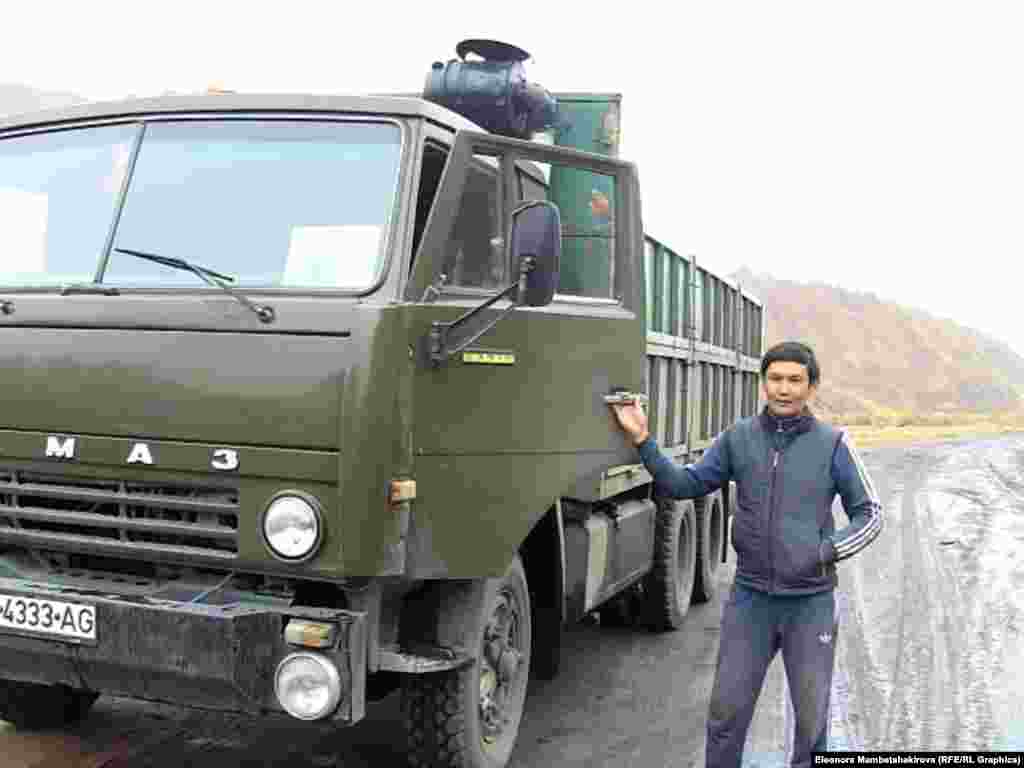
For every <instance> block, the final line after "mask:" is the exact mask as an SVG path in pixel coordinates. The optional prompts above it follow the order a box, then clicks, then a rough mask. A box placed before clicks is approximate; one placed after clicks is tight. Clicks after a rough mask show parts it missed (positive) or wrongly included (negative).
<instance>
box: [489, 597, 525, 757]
mask: <svg viewBox="0 0 1024 768" xmlns="http://www.w3.org/2000/svg"><path fill="white" fill-rule="evenodd" d="M522 610H523V607H522V605H521V604H520V602H519V600H518V599H517V598H516V594H515V592H514V591H513V590H512V589H510V588H507V587H506V588H503V589H501V590H500V591H499V592H498V595H497V598H496V599H495V601H494V609H493V610H492V611H491V616H490V619H489V620H488V622H487V626H486V628H485V629H484V637H483V653H482V654H481V656H480V658H481V661H480V742H481V745H482V746H483V747H484V749H488V750H491V749H495V748H497V747H498V746H499V745H500V744H501V742H502V740H503V737H504V736H505V735H506V733H507V731H508V729H509V727H510V726H512V725H514V723H515V721H516V719H517V718H518V714H519V711H520V710H521V703H522V702H521V701H519V699H521V698H522V685H521V683H522V678H523V668H524V666H525V664H524V661H525V656H524V653H523V652H524V644H523V643H524V637H523V630H524V627H523V614H522Z"/></svg>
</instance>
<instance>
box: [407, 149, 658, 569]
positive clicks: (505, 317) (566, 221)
mask: <svg viewBox="0 0 1024 768" xmlns="http://www.w3.org/2000/svg"><path fill="white" fill-rule="evenodd" d="M566 170H568V171H573V172H576V173H581V174H590V175H593V177H594V179H595V185H594V187H595V189H598V188H600V189H602V190H609V191H610V194H609V193H606V194H605V195H604V197H605V200H604V201H603V203H602V204H599V205H596V206H593V216H594V217H595V220H600V222H601V223H602V226H603V229H602V228H601V227H597V228H596V229H594V228H589V229H588V230H587V233H586V234H587V236H589V237H591V238H592V239H594V236H595V233H597V234H598V235H599V237H597V238H596V240H600V242H596V240H595V241H594V242H592V243H591V244H590V245H585V244H583V245H581V243H580V242H579V240H580V237H581V233H580V229H581V228H580V227H578V226H576V225H575V224H574V222H578V221H579V217H580V213H579V211H566V212H565V213H563V214H562V216H561V221H562V253H563V260H562V272H561V275H560V281H559V286H560V288H559V293H557V294H556V296H555V298H554V300H553V301H552V303H551V304H550V305H548V306H546V307H536V308H515V309H512V310H511V311H508V312H507V313H505V310H508V309H509V306H510V302H509V301H507V300H500V301H498V302H496V303H495V304H494V305H492V306H491V307H489V308H488V309H486V310H483V311H482V312H480V313H479V316H478V317H477V318H474V320H475V321H476V322H481V321H483V322H486V320H488V319H490V318H493V317H496V316H497V315H499V314H502V313H504V314H502V316H501V319H500V320H499V321H498V322H497V324H496V325H494V327H493V328H491V329H490V330H488V331H487V332H486V333H484V334H483V335H481V336H480V337H479V338H478V339H476V340H475V341H474V342H473V343H472V344H470V345H469V346H468V347H467V348H466V349H463V350H460V351H459V352H458V353H457V354H454V355H452V356H450V357H446V359H445V360H444V361H442V362H440V363H435V362H432V361H431V360H430V359H429V355H426V354H424V350H425V348H426V346H427V344H426V339H427V338H428V337H429V332H430V328H431V323H433V322H452V321H454V320H456V319H457V318H459V317H460V316H462V315H464V314H465V313H468V312H470V311H471V310H473V309H475V308H477V307H479V306H480V305H481V304H483V303H485V302H486V301H487V300H488V299H491V298H493V297H494V296H495V295H496V294H498V293H499V292H500V291H501V290H503V289H504V288H506V287H508V286H509V285H511V284H512V283H513V282H515V281H516V280H517V276H518V264H514V263H512V258H511V254H510V252H509V247H508V243H509V240H510V238H509V231H510V227H511V217H512V212H513V210H514V209H515V207H516V206H517V205H519V204H520V203H521V202H522V201H523V200H524V199H536V198H538V197H541V196H545V197H546V196H548V190H549V188H550V183H549V182H550V178H551V174H552V173H557V172H563V171H566ZM598 182H599V183H598ZM583 186H585V185H583ZM586 193H587V196H586V199H585V200H583V201H581V204H582V205H585V206H592V203H593V201H592V199H591V196H590V191H589V190H586ZM563 205H565V202H564V201H563ZM641 253H642V230H641V227H640V215H639V199H638V194H637V182H636V174H635V169H634V167H633V166H632V165H631V164H629V163H623V162H621V161H617V160H613V159H610V158H607V157H603V156H598V155H592V154H589V153H583V152H578V151H575V150H568V149H564V148H559V147H552V146H548V145H542V144H536V143H532V142H527V141H519V140H515V139H506V138H502V137H496V136H491V135H489V134H483V133H476V132H460V133H459V134H458V135H457V138H456V140H455V142H454V144H453V146H452V149H451V152H450V154H449V157H448V161H447V164H446V166H445V170H444V172H443V174H442V177H441V181H440V184H439V186H438V190H437V193H436V196H435V200H434V204H433V207H432V209H431V212H430V214H429V217H428V219H427V222H426V226H425V229H424V232H423V236H422V239H421V241H420V246H419V249H418V252H417V253H416V255H415V260H414V263H413V267H412V270H411V273H410V276H409V282H408V284H407V287H406V291H405V300H406V301H407V302H409V303H408V304H407V307H408V311H409V313H410V320H409V326H408V327H409V330H410V334H411V338H410V346H412V347H413V348H414V349H416V350H417V354H416V360H415V364H414V371H413V373H412V377H413V384H412V388H411V389H412V402H413V406H412V407H413V434H412V443H413V457H414V465H415V476H416V480H417V499H416V502H415V504H414V509H413V518H414V527H415V528H416V529H417V536H418V537H419V540H420V544H421V546H420V549H419V551H413V552H410V566H411V571H412V572H413V573H416V574H417V575H428V574H438V575H440V574H445V575H449V576H474V575H484V574H485V573H486V574H488V575H490V574H494V575H497V574H499V573H501V572H503V569H504V567H505V565H506V564H507V563H508V561H509V559H510V558H511V555H512V553H514V552H515V550H516V547H518V546H519V544H520V543H521V542H522V540H523V538H524V537H525V536H526V534H527V533H528V532H529V530H530V528H531V527H532V526H533V524H534V523H535V522H536V521H537V520H538V519H539V518H540V517H541V516H542V515H543V514H544V513H545V512H546V511H547V510H548V509H549V508H550V507H551V505H552V503H553V502H554V500H555V499H556V498H558V497H562V496H571V497H573V498H578V499H595V498H598V497H599V494H600V485H601V477H602V475H603V473H604V472H605V471H606V470H607V469H608V468H609V467H613V466H618V465H622V464H632V463H636V462H637V461H638V459H637V456H636V450H635V448H633V446H632V445H630V444H629V442H628V441H627V440H626V439H625V436H624V435H623V434H622V432H621V431H620V430H619V428H618V426H617V424H616V423H615V420H614V417H613V415H612V414H611V411H610V410H609V408H608V406H607V405H606V404H605V402H604V395H606V394H608V393H609V392H610V391H612V390H613V389H614V388H617V387H622V388H626V389H629V390H631V391H645V382H644V380H643V378H644V371H645V355H644V351H645V350H644V343H645V342H644V329H643V323H642V318H643V307H642V304H641V302H642V291H641V290H640V285H641V274H640V259H639V255H640V254H641ZM595 264H597V265H598V266H597V267H595ZM441 274H444V275H445V276H446V277H447V281H446V283H444V284H443V285H442V284H440V283H439V278H440V275H441ZM432 286H433V289H432V288H431V287H432ZM563 291H564V292H563ZM602 294H604V295H602ZM424 537H425V538H424ZM428 540H429V542H430V543H429V545H423V542H424V541H428ZM414 549H415V548H414Z"/></svg>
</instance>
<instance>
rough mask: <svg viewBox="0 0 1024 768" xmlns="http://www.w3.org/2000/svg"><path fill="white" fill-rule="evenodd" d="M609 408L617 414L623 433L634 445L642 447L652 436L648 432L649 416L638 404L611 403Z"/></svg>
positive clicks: (634, 402)
mask: <svg viewBox="0 0 1024 768" xmlns="http://www.w3.org/2000/svg"><path fill="white" fill-rule="evenodd" d="M609 407H610V408H611V409H612V411H613V412H614V413H615V418H616V419H617V420H618V422H619V426H620V427H622V431H623V432H625V433H626V434H627V435H628V436H629V439H630V440H632V441H633V445H640V443H642V442H643V441H644V440H646V439H647V438H648V437H649V436H650V434H651V433H650V432H648V431H647V414H645V413H644V409H643V408H641V407H640V404H639V403H638V402H636V401H633V402H631V403H624V404H621V405H620V404H617V403H616V404H611V403H610V404H609Z"/></svg>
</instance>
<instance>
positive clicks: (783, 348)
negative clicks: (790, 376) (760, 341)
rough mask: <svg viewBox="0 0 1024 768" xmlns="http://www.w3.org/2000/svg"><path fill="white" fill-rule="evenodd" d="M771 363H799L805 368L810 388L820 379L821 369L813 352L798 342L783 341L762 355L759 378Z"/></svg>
mask: <svg viewBox="0 0 1024 768" xmlns="http://www.w3.org/2000/svg"><path fill="white" fill-rule="evenodd" d="M772 363H800V365H804V366H806V367H807V378H809V379H810V380H811V386H812V387H814V386H817V384H818V379H820V378H821V369H820V368H818V360H817V358H816V357H815V356H814V350H813V349H811V348H810V347H809V346H807V345H806V344H801V343H800V342H799V341H783V342H781V343H779V344H776V345H775V346H774V347H772V348H771V349H769V350H768V351H767V352H765V353H764V357H762V358H761V376H762V377H763V376H764V375H765V373H766V372H767V371H768V366H769V365H771V364H772Z"/></svg>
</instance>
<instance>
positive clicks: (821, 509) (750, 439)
mask: <svg viewBox="0 0 1024 768" xmlns="http://www.w3.org/2000/svg"><path fill="white" fill-rule="evenodd" d="M819 378H820V372H819V369H818V362H817V360H816V359H815V357H814V352H813V351H812V350H811V348H810V347H808V346H806V345H804V344H800V343H797V342H784V343H782V344H777V345H776V346H774V347H772V348H771V349H769V350H768V352H767V353H766V354H765V355H764V357H763V358H762V360H761V379H762V387H763V389H764V395H765V399H766V401H767V402H766V406H765V409H764V410H763V411H762V412H761V413H760V414H759V415H757V416H753V417H750V418H748V419H744V420H742V421H739V422H737V423H736V424H734V425H732V426H731V427H729V428H728V429H726V430H725V431H724V432H723V433H722V434H721V435H719V437H718V438H717V439H716V440H715V441H714V443H713V444H712V445H711V447H710V448H709V449H708V450H707V451H706V452H705V453H704V455H703V456H702V457H701V459H700V461H698V462H697V463H696V464H692V465H687V466H685V467H680V466H678V465H676V464H674V463H673V462H672V461H671V460H669V459H668V458H667V457H666V456H664V455H663V454H662V453H661V452H660V451H659V450H658V446H657V444H656V443H655V441H654V439H653V438H652V437H651V436H650V433H649V432H648V430H647V418H646V416H645V415H644V412H643V410H642V409H641V408H640V407H639V406H637V405H636V404H632V405H615V406H612V408H613V409H614V411H615V415H616V418H617V419H618V421H619V424H620V426H621V427H622V429H623V431H625V432H626V434H627V435H628V436H629V438H630V439H631V440H632V441H633V443H634V444H635V445H636V446H637V449H638V451H639V453H640V458H641V459H642V460H643V462H644V465H645V466H646V467H647V470H648V471H649V472H650V473H651V475H652V477H653V478H654V483H655V488H656V490H657V492H658V493H659V494H661V495H663V496H668V497H672V498H677V499H689V498H694V497H698V496H704V495H706V494H708V493H711V492H712V491H714V490H716V489H717V488H720V487H721V486H723V485H726V484H727V483H728V482H729V480H735V481H736V486H737V491H738V493H737V499H736V504H735V516H734V518H733V523H732V543H733V548H734V549H735V551H736V577H735V581H734V583H733V586H732V590H731V592H730V595H729V599H728V602H727V603H726V605H725V607H724V609H723V612H722V629H721V636H720V637H721V640H720V644H719V649H718V663H717V665H716V669H715V683H714V688H713V689H712V693H711V701H710V704H709V706H708V721H707V746H706V765H707V766H708V768H739V766H740V763H741V761H742V757H743V745H744V741H745V740H746V736H747V729H748V728H749V726H750V721H751V718H752V717H753V715H754V706H755V704H756V702H757V697H758V695H759V694H760V692H761V686H762V685H763V683H764V676H765V672H766V671H767V670H768V665H769V663H770V662H771V661H772V659H773V658H774V657H775V654H776V653H777V652H778V651H779V650H781V651H782V660H783V663H784V664H785V668H786V678H787V680H788V681H789V693H790V698H791V699H792V701H793V710H794V713H795V720H796V722H795V728H794V737H793V766H797V767H799V768H803V766H809V765H811V752H813V751H824V750H826V749H827V748H828V715H829V712H828V710H829V693H830V691H831V685H832V668H833V663H834V661H835V645H836V632H837V629H838V622H837V617H836V613H835V597H834V592H833V590H834V589H835V587H836V585H837V584H838V581H837V577H836V563H837V562H839V561H840V560H845V559H847V558H849V557H852V556H853V555H855V554H857V553H858V552H860V551H861V550H862V549H864V548H865V547H866V546H867V545H868V544H870V543H871V542H872V541H874V539H875V537H876V536H878V534H879V532H880V531H881V530H882V508H881V505H880V504H879V501H878V496H877V494H876V493H875V489H874V486H873V485H872V484H871V479H870V478H869V477H868V474H867V471H866V470H865V468H864V465H863V463H862V462H861V460H860V457H859V456H858V455H857V453H856V451H855V450H854V448H853V445H852V444H851V443H850V442H849V439H848V438H847V436H846V433H845V432H842V431H840V430H837V429H835V428H833V427H831V426H829V425H827V424H824V423H823V422H820V421H818V420H817V419H816V418H815V417H814V416H813V415H812V414H811V412H810V410H809V409H808V408H807V401H808V400H810V398H811V397H812V396H813V395H814V393H815V390H816V388H817V385H818V381H819ZM836 494H838V495H839V496H840V498H841V499H842V502H843V507H844V509H845V510H846V514H847V517H848V518H849V521H850V522H849V525H847V526H846V527H845V528H842V529H841V530H839V531H836V530H835V526H834V523H833V519H832V501H833V499H834V498H835V496H836Z"/></svg>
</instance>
